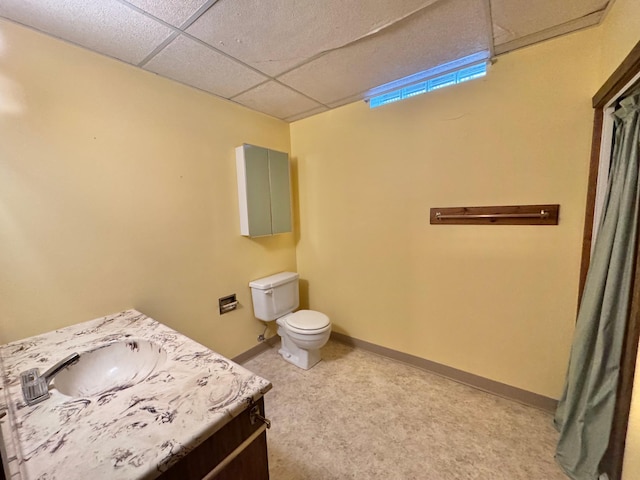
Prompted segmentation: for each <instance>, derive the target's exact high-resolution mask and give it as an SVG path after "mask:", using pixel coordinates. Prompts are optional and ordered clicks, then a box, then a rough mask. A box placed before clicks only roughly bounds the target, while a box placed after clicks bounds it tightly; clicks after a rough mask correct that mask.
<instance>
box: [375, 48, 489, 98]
mask: <svg viewBox="0 0 640 480" xmlns="http://www.w3.org/2000/svg"><path fill="white" fill-rule="evenodd" d="M488 63H489V52H488V51H482V52H478V53H474V54H473V55H468V56H466V57H462V58H459V59H457V60H454V61H452V62H448V63H443V64H442V65H438V66H436V67H433V68H430V69H429V70H424V71H422V72H418V73H414V74H413V75H409V76H408V77H404V78H401V79H399V80H394V81H393V82H389V83H386V84H384V85H381V86H379V87H376V88H373V89H371V90H369V92H367V94H366V101H368V102H369V106H370V107H371V108H375V107H379V106H381V105H386V104H387V103H393V102H397V101H398V100H403V99H405V98H409V97H414V96H416V95H420V94H422V93H426V92H430V91H432V90H437V89H438V88H443V87H447V86H449V85H455V84H457V83H462V82H466V81H468V80H472V79H474V78H479V77H483V76H485V75H486V74H487V64H488Z"/></svg>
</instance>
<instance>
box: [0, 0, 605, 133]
mask: <svg viewBox="0 0 640 480" xmlns="http://www.w3.org/2000/svg"><path fill="white" fill-rule="evenodd" d="M514 2H515V3H514ZM613 2H614V0H566V1H564V2H557V1H556V0H540V1H539V2H536V4H535V5H531V2H530V1H528V0H397V1H396V2H388V0H366V1H365V0H361V2H360V3H358V2H351V3H349V4H348V5H346V6H345V4H344V2H341V1H340V0H328V1H327V2H323V3H322V5H319V6H318V5H316V4H307V3H304V2H303V3H300V2H296V0H272V1H271V2H265V3H263V4H260V5H258V6H256V4H255V3H254V2H252V1H251V0H189V1H185V2H180V3H175V2H173V1H172V0H158V1H154V2H151V1H149V0H104V1H101V2H100V3H99V4H94V5H93V6H92V7H91V8H89V9H87V8H86V4H85V3H84V2H83V0H3V1H2V4H0V17H4V18H7V19H8V20H11V21H14V22H17V23H20V24H23V25H25V26H27V27H29V28H32V29H35V30H39V31H41V32H43V33H45V34H48V35H51V36H54V37H56V38H59V39H61V40H63V41H66V42H69V43H72V44H74V45H78V46H80V47H83V48H87V49H90V50H93V51H95V52H97V53H99V54H102V55H105V56H109V57H111V58H114V59H116V60H118V61H123V62H125V63H129V64H130V65H132V66H134V67H137V68H142V69H144V70H146V71H149V72H154V71H153V70H152V67H153V66H154V65H156V66H158V65H161V64H166V65H168V66H169V67H170V68H165V72H168V73H165V74H164V75H163V73H159V72H155V73H157V74H159V75H162V76H166V77H167V78H170V79H172V80H174V81H177V82H179V83H182V84H184V85H187V86H190V87H192V88H197V89H199V90H201V91H203V92H207V93H209V94H213V95H216V96H218V97H221V98H224V99H226V100H229V101H232V102H235V103H237V104H240V105H244V106H247V107H249V108H252V109H254V110H257V111H261V112H262V113H266V114H267V115H272V116H275V117H276V118H280V119H282V120H284V121H287V122H291V121H296V120H299V119H302V118H306V117H307V116H311V115H314V114H317V113H320V112H323V111H327V110H330V109H332V108H336V107H339V106H341V105H344V104H346V103H351V102H354V101H358V100H361V99H364V98H365V96H366V93H367V91H369V90H370V89H371V87H372V86H375V84H377V85H382V84H384V83H387V81H388V80H389V79H390V76H392V75H398V76H400V77H402V76H404V75H407V72H408V74H409V75H410V74H415V73H417V72H420V71H423V70H428V69H430V68H433V67H435V66H437V64H438V63H436V64H434V62H442V61H451V60H455V58H453V57H455V56H456V55H457V56H464V55H463V54H471V53H476V52H475V51H477V50H478V49H479V48H480V47H484V48H486V50H488V51H489V56H490V58H491V59H492V60H493V59H494V58H495V57H496V56H500V55H503V54H505V53H508V52H510V51H513V50H515V49H519V48H523V47H526V46H528V45H531V44H535V43H538V42H541V41H545V40H547V39H550V38H554V37H556V36H559V35H564V34H567V33H571V32H572V31H575V30H580V29H584V28H589V27H591V26H593V25H597V24H599V23H600V22H601V21H602V20H603V18H604V17H605V15H606V14H607V12H608V11H609V10H610V8H611V6H612V4H613ZM116 5H120V7H116ZM260 8H262V11H259V9H260ZM296 9H297V10H296ZM363 9H364V10H363ZM443 11H455V12H457V15H455V16H451V14H448V15H449V17H446V15H445V17H442V18H440V19H439V23H437V22H435V20H433V19H436V18H438V15H439V13H438V12H440V14H442V12H443ZM74 12H75V14H74ZM127 12H130V14H128V15H127ZM478 12H479V13H478ZM222 13H224V14H225V15H226V16H221V14H222ZM474 15H475V16H476V17H477V16H482V17H484V18H483V19H482V20H483V21H482V27H479V26H478V25H476V23H477V21H476V22H475V23H474V21H473V19H471V18H469V17H472V16H474ZM161 17H162V18H161ZM465 17H467V18H465ZM349 22H351V23H349ZM245 24H246V25H245ZM235 25H240V26H242V27H243V28H240V29H235V28H234V26H235ZM443 26H444V27H443ZM225 28H226V30H225ZM438 28H440V29H441V31H443V32H444V33H443V34H442V35H441V36H440V37H438V41H434V40H432V41H425V39H429V36H428V35H427V34H426V33H425V34H424V35H421V34H416V33H415V32H416V31H425V32H428V31H429V30H433V29H438ZM211 29H214V30H211ZM465 29H466V30H468V29H471V30H468V31H465ZM474 29H475V30H474ZM243 31H244V32H248V33H246V34H243V33H242V32H243ZM254 31H260V32H263V33H264V32H267V34H266V38H258V37H257V35H256V34H254ZM412 31H413V32H414V33H411V32H412ZM203 32H204V33H203ZM207 32H208V33H207ZM287 32H289V33H287ZM404 35H414V37H415V38H413V39H412V40H413V41H412V42H404V43H403V40H402V38H403V36H404ZM202 36H206V37H207V38H208V39H211V41H209V42H207V41H204V40H203V39H202V38H199V37H202ZM216 39H217V42H218V43H216V41H215V40H216ZM459 39H462V40H459ZM464 39H466V40H464ZM463 40H464V42H468V43H465V44H457V43H460V42H463ZM191 42H196V44H197V45H198V47H195V44H192V43H191ZM274 42H275V43H274ZM305 42H306V43H305ZM390 42H391V43H390ZM394 42H395V43H394ZM414 44H415V46H414ZM399 46H402V47H403V50H402V52H399V53H402V55H400V56H398V55H391V54H390V53H389V52H393V48H394V47H399ZM180 48H183V49H184V48H187V49H188V51H190V52H191V55H190V58H181V57H179V56H178V57H176V58H171V54H172V52H173V55H174V56H175V55H176V52H178V51H179V49H180ZM200 48H202V49H203V50H200V51H202V52H205V51H209V52H211V55H204V56H202V57H201V56H200V55H198V53H197V52H198V51H199V49H200ZM204 49H206V50H204ZM465 49H466V50H465ZM407 50H411V51H409V52H407ZM425 50H428V52H427V53H425ZM474 50H475V51H474ZM145 51H146V52H147V53H144V52H145ZM261 51H262V52H269V53H268V54H267V53H264V55H262V54H260V53H259V52H261ZM194 52H195V53H194ZM229 52H232V53H233V54H231V53H229ZM272 52H275V53H273V55H274V56H273V57H272V58H273V60H271V58H269V57H268V56H267V55H271V54H272ZM278 52H280V56H278ZM335 52H339V53H338V54H336V53H335ZM380 52H382V58H381V59H378V58H369V59H367V58H363V57H362V55H365V56H366V55H369V56H371V57H375V55H374V54H375V53H380ZM288 55H289V56H288ZM296 55H298V56H296ZM447 55H449V57H451V58H449V57H448V56H447ZM397 57H402V59H400V60H397ZM154 59H156V60H155V62H154ZM201 60H202V61H201ZM205 60H206V61H205ZM374 61H380V62H383V63H384V68H379V67H378V66H375V65H372V63H371V62H374ZM180 62H184V63H182V64H181V63H180ZM207 62H208V63H207ZM229 62H231V63H229ZM273 62H275V63H273ZM231 65H234V67H233V68H231ZM282 67H284V68H282ZM157 70H161V69H160V68H157ZM171 72H177V73H173V74H171ZM304 72H307V73H306V75H307V79H306V80H305V81H303V82H300V79H301V78H304V75H305V73H304ZM172 75H173V77H176V78H172ZM194 75H195V76H194ZM236 75H240V76H239V77H238V76H236ZM300 75H302V77H301V76H300ZM309 75H311V76H310V77H309ZM296 78H298V80H295V79H296ZM396 79H397V77H396ZM328 81H329V82H333V84H334V85H336V87H331V86H330V84H328V83H327V82H328ZM198 82H200V83H198ZM340 82H343V84H344V85H342V84H341V83H340ZM232 84H235V85H232ZM199 85H200V86H199ZM232 86H233V87H234V88H231V87H232ZM201 87H204V88H201ZM310 87H311V88H310ZM321 92H324V93H321ZM261 95H264V96H262V97H261ZM243 102H244V103H243ZM292 112H294V113H292Z"/></svg>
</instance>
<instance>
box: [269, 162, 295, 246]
mask: <svg viewBox="0 0 640 480" xmlns="http://www.w3.org/2000/svg"><path fill="white" fill-rule="evenodd" d="M269 179H270V186H271V232H272V233H273V234H276V233H286V232H290V231H291V182H290V180H289V156H288V155H287V154H286V153H283V152H276V151H275V150H269Z"/></svg>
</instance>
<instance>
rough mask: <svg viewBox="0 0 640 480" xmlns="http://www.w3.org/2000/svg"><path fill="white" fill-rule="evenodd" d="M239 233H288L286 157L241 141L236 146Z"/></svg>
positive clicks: (289, 222)
mask: <svg viewBox="0 0 640 480" xmlns="http://www.w3.org/2000/svg"><path fill="white" fill-rule="evenodd" d="M236 167H237V171H238V203H239V206H240V233H241V234H242V235H245V236H249V237H262V236H265V235H275V234H277V233H287V232H291V230H292V228H291V182H290V178H289V156H288V155H287V154H286V153H284V152H278V151H276V150H270V149H268V148H263V147H257V146H255V145H249V144H246V143H245V144H244V145H242V146H240V147H237V148H236Z"/></svg>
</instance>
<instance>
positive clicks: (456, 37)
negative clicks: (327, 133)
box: [278, 0, 491, 104]
mask: <svg viewBox="0 0 640 480" xmlns="http://www.w3.org/2000/svg"><path fill="white" fill-rule="evenodd" d="M488 21H489V20H488V18H487V12H486V10H485V8H484V6H483V2H479V1H477V0H450V1H446V2H439V3H437V4H434V5H432V6H431V7H429V8H427V9H425V10H422V11H421V12H419V13H418V14H416V15H413V16H411V17H410V18H408V19H406V20H405V21H403V22H401V23H400V24H397V25H393V26H391V27H389V28H387V29H384V30H382V31H380V32H379V33H378V34H376V35H374V36H371V37H368V38H366V39H363V40H362V41H360V42H357V43H355V44H353V45H350V46H349V47H346V48H342V49H338V50H335V51H332V52H330V53H327V54H326V55H323V56H321V57H319V58H317V59H316V60H313V61H312V62H310V63H308V64H306V65H303V66H301V67H299V68H296V69H295V70H292V71H291V72H289V73H286V74H284V75H283V76H281V77H279V78H278V80H280V81H281V82H282V83H284V84H287V85H290V86H291V87H293V88H295V89H296V90H298V91H300V92H303V93H305V94H306V95H308V96H310V97H313V98H315V99H317V100H318V101H320V102H322V103H324V104H331V103H336V102H337V103H340V100H342V99H344V98H347V97H351V96H355V95H357V94H359V93H362V92H365V91H366V90H369V89H371V88H373V87H376V86H379V85H382V84H385V83H388V82H390V81H393V80H396V79H399V78H403V77H405V76H407V75H411V74H414V73H416V72H420V71H423V70H426V69H429V68H432V67H435V66H437V65H440V64H443V63H446V62H450V61H452V60H455V59H458V58H461V57H464V56H467V55H470V54H472V53H476V52H480V51H483V50H488V49H489V47H490V42H491V39H490V38H488V28H487V25H488ZM416 46H419V48H416Z"/></svg>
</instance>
